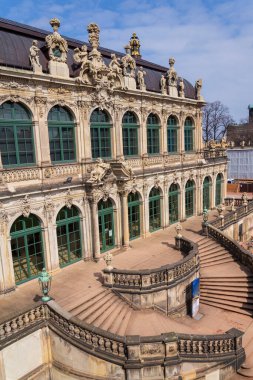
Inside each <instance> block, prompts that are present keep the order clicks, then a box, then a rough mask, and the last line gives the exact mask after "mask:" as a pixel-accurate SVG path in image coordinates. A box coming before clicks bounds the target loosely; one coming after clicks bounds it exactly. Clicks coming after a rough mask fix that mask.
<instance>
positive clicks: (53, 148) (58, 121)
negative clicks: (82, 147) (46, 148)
mask: <svg viewBox="0 0 253 380" xmlns="http://www.w3.org/2000/svg"><path fill="white" fill-rule="evenodd" d="M48 134H49V145H50V157H51V162H52V163H58V162H75V161H76V144H75V123H74V121H73V118H72V115H71V114H70V112H69V111H68V110H67V109H65V108H64V107H60V106H58V105H57V106H54V107H53V108H51V110H50V111H49V114H48Z"/></svg>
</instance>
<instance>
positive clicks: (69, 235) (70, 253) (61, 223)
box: [56, 206, 82, 267]
mask: <svg viewBox="0 0 253 380" xmlns="http://www.w3.org/2000/svg"><path fill="white" fill-rule="evenodd" d="M56 226H57V227H56V234H57V244H58V256H59V263H60V267H65V266H67V265H70V264H73V263H75V262H77V261H79V260H80V259H81V258H82V239H81V229H80V216H79V212H78V209H77V208H76V207H74V206H72V207H70V208H68V207H63V208H62V209H61V210H60V211H59V213H58V215H57V218H56Z"/></svg>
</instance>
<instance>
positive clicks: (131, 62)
mask: <svg viewBox="0 0 253 380" xmlns="http://www.w3.org/2000/svg"><path fill="white" fill-rule="evenodd" d="M130 49H131V48H130V45H126V46H125V51H126V55H124V57H122V58H121V66H122V70H123V76H124V87H125V88H129V89H131V90H135V89H136V80H135V69H136V63H135V59H134V58H133V57H132V56H131V55H130Z"/></svg>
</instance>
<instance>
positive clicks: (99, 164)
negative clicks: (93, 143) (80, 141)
mask: <svg viewBox="0 0 253 380" xmlns="http://www.w3.org/2000/svg"><path fill="white" fill-rule="evenodd" d="M109 170H110V164H107V163H106V162H104V161H103V160H102V158H97V159H96V165H95V168H94V169H93V170H92V171H91V173H90V178H89V179H88V181H87V182H88V183H99V182H101V181H102V179H103V177H104V176H105V175H106V174H107V173H108V171H109Z"/></svg>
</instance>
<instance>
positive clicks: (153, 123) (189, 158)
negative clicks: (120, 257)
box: [0, 19, 227, 294]
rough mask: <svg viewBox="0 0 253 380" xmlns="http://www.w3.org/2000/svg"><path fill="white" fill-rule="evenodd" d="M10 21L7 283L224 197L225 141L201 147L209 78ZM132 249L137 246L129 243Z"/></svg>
mask: <svg viewBox="0 0 253 380" xmlns="http://www.w3.org/2000/svg"><path fill="white" fill-rule="evenodd" d="M50 24H51V26H52V27H53V32H52V33H51V34H48V32H45V31H42V30H39V29H36V28H33V27H30V26H27V25H21V24H18V23H14V22H11V21H8V20H4V19H1V20H0V42H1V51H0V151H1V155H0V157H1V158H0V189H1V191H0V262H1V264H0V293H2V294H3V293H7V292H10V291H12V290H14V289H16V288H17V287H18V286H19V285H20V284H21V283H23V282H25V281H28V280H31V279H33V278H35V277H37V276H38V274H39V272H40V271H41V270H42V268H43V267H44V266H45V267H46V269H47V271H49V272H50V273H56V272H57V271H59V270H60V269H61V268H62V267H64V266H66V265H69V264H72V263H74V262H76V261H78V260H85V261H86V260H95V261H98V260H99V259H100V258H101V255H102V254H103V253H104V252H106V251H109V250H112V251H113V250H117V249H119V248H121V247H127V246H129V243H130V241H131V240H132V239H136V238H145V237H146V236H148V235H149V234H151V233H154V232H155V231H156V230H158V229H161V228H166V227H167V226H169V225H170V224H172V223H175V222H177V221H180V220H185V219H186V218H190V217H191V216H194V215H198V214H200V213H202V212H203V209H204V208H207V209H212V208H214V207H215V206H216V205H218V204H220V203H222V200H223V198H224V196H225V192H226V187H225V186H224V184H225V183H226V181H227V178H226V176H227V173H226V170H227V169H226V168H227V158H226V150H225V148H224V147H223V146H222V145H221V146H217V145H216V146H215V147H213V146H212V147H209V148H205V149H204V148H203V144H202V126H201V123H202V111H201V109H202V107H203V106H204V104H205V102H204V100H203V97H202V96H201V94H200V92H201V87H202V81H201V80H198V81H196V84H195V86H192V85H191V84H190V83H189V82H188V81H187V80H185V79H183V78H182V77H179V76H178V74H177V72H176V69H175V68H174V64H175V60H174V59H173V58H170V60H169V68H166V67H162V66H159V65H156V64H153V63H150V62H147V61H145V60H143V59H142V58H141V56H140V42H139V40H138V37H137V36H136V35H135V34H133V36H132V38H131V40H130V44H129V45H127V46H126V47H125V51H126V52H125V54H122V53H117V52H113V51H111V50H108V49H104V48H99V33H100V30H99V27H98V26H97V25H96V24H90V25H89V26H88V28H87V30H88V39H89V43H87V44H83V43H82V42H80V41H77V40H74V39H71V38H65V37H62V36H61V35H60V34H59V31H58V28H59V26H60V22H59V20H58V19H52V20H51V21H50ZM125 254H126V255H127V251H126V253H125Z"/></svg>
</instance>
